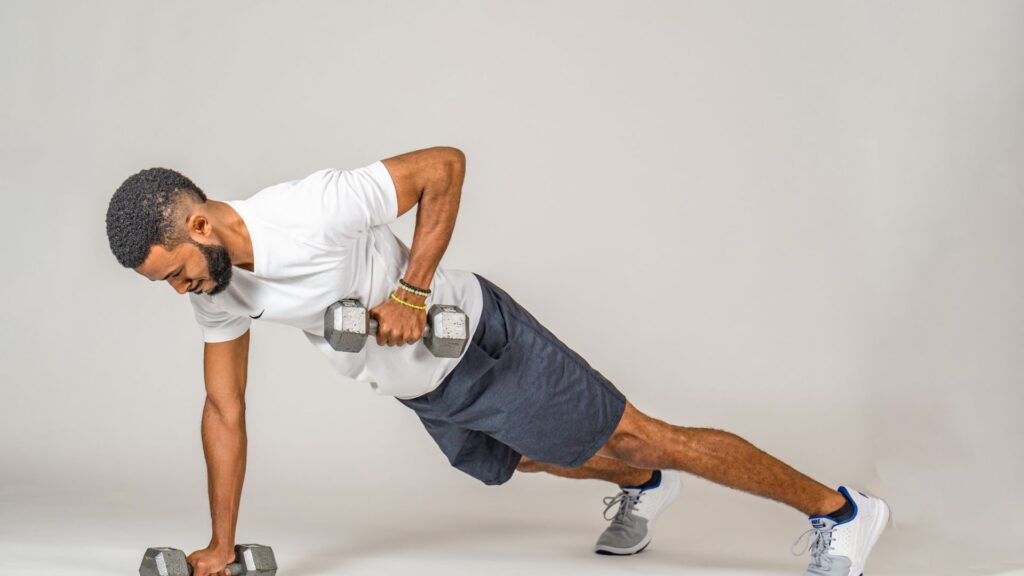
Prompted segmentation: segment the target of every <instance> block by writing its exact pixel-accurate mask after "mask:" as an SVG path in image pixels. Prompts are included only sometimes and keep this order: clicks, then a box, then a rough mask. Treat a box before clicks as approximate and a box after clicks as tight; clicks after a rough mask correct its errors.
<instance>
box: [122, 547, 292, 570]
mask: <svg viewBox="0 0 1024 576" xmlns="http://www.w3.org/2000/svg"><path fill="white" fill-rule="evenodd" d="M227 569H228V572H229V573H230V574H231V576H242V575H243V574H254V575H255V576H274V575H275V574H277V560H276V559H275V558H274V551H273V550H271V549H270V546H260V545H259V544H239V545H237V546H235V561H234V562H232V563H231V564H228V565H227ZM139 576H192V567H191V566H189V564H188V561H186V560H185V553H184V552H182V551H181V550H177V549H175V548H150V549H149V550H146V555H145V556H143V557H142V565H140V566H139Z"/></svg>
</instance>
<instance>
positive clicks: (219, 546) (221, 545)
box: [207, 538, 235, 552]
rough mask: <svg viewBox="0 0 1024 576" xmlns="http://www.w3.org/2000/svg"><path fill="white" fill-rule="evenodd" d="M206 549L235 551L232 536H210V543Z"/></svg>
mask: <svg viewBox="0 0 1024 576" xmlns="http://www.w3.org/2000/svg"><path fill="white" fill-rule="evenodd" d="M207 549H209V550H214V551H217V552H234V551H235V543H234V538H231V539H225V538H211V539H210V544H209V545H208V546H207Z"/></svg>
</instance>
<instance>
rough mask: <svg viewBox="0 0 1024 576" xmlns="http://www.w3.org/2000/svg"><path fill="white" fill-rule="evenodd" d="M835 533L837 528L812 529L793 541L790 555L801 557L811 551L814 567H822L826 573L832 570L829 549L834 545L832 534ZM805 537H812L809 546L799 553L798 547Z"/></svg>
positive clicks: (808, 542)
mask: <svg viewBox="0 0 1024 576" xmlns="http://www.w3.org/2000/svg"><path fill="white" fill-rule="evenodd" d="M833 532H835V528H829V529H827V530H826V529H824V528H810V529H808V530H807V531H805V532H804V533H803V534H801V535H800V536H798V537H797V539H796V540H794V541H793V545H792V546H790V549H789V551H790V553H792V554H793V555H794V556H800V555H802V554H803V553H804V552H807V551H810V553H811V564H812V565H814V566H820V567H821V568H823V569H825V571H828V570H831V569H832V557H831V556H829V555H828V547H829V545H830V544H832V533H833ZM805 536H810V538H809V539H808V541H807V546H805V547H804V549H803V550H800V551H799V552H797V550H796V549H797V547H798V546H797V545H798V544H800V541H801V540H803V539H804V537H805Z"/></svg>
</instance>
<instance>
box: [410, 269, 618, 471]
mask: <svg viewBox="0 0 1024 576" xmlns="http://www.w3.org/2000/svg"><path fill="white" fill-rule="evenodd" d="M477 278H478V279H479V280H480V288H481V290H482V292H483V311H482V312H481V313H480V321H479V322H478V324H477V326H476V328H475V330H474V332H473V340H472V341H471V342H470V343H469V344H468V346H467V349H466V353H465V355H464V356H463V357H462V360H460V361H459V364H458V365H457V366H456V367H455V369H454V370H452V372H451V373H449V374H448V376H447V377H446V378H445V379H444V380H443V381H442V382H441V384H440V385H439V386H438V387H437V388H435V389H434V390H432V391H430V392H428V393H427V394H424V395H423V396H419V397H417V398H413V399H410V400H400V402H402V403H403V404H405V405H406V406H408V407H409V408H412V409H413V410H414V411H416V414H417V415H419V417H420V420H421V421H422V422H423V425H424V426H425V427H426V429H427V432H429V433H430V435H431V436H433V438H434V440H435V441H436V442H437V444H438V446H440V448H441V451H442V452H444V455H445V456H447V457H448V460H449V461H450V462H451V464H452V466H454V467H456V468H458V469H459V470H462V471H463V472H465V473H466V474H469V475H470V476H473V477H474V478H477V479H478V480H480V481H481V482H483V483H485V484H502V483H504V482H507V481H508V479H509V478H511V477H512V474H513V473H514V472H515V469H516V466H517V465H518V464H519V460H520V457H521V456H526V457H528V458H531V459H533V460H537V461H539V462H547V463H550V464H555V465H557V466H563V467H566V468H575V467H577V466H580V465H581V464H583V463H584V462H586V461H587V460H588V459H590V457H591V456H593V455H594V453H596V452H597V451H598V449H600V448H601V446H603V445H604V444H605V442H607V441H608V438H609V437H610V436H611V435H612V432H614V431H615V427H616V426H618V423H619V420H620V419H621V418H622V412H623V411H624V410H625V408H626V398H625V396H623V395H622V393H621V392H619V390H618V389H616V388H615V386H614V385H613V384H612V383H611V382H609V381H608V379H607V378H605V377H604V376H602V375H601V374H600V373H599V372H598V371H597V370H595V369H593V368H591V367H590V365H589V364H587V362H586V361H585V360H583V358H581V357H580V356H579V354H576V353H575V352H573V351H572V350H570V349H569V347H568V346H566V345H565V344H563V343H562V342H561V341H560V340H558V338H556V337H555V336H554V334H552V333H551V332H549V331H548V330H547V329H546V328H544V327H543V326H541V324H540V323H539V322H537V320H536V319H535V318H534V317H533V316H531V315H530V313H529V312H527V311H526V310H525V309H524V308H523V307H522V306H520V305H519V304H517V303H516V301H515V300H513V299H512V297H511V296H509V295H508V294H506V293H505V292H504V291H503V290H502V289H501V288H498V287H497V286H495V285H494V284H491V283H490V282H489V281H487V280H486V279H485V278H483V277H481V276H479V275H478V276H477Z"/></svg>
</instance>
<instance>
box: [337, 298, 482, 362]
mask: <svg viewBox="0 0 1024 576" xmlns="http://www.w3.org/2000/svg"><path fill="white" fill-rule="evenodd" d="M376 334H377V321H376V320H373V319H372V318H370V315H369V314H368V313H367V311H366V307H365V306H363V303H362V302H360V301H359V300H353V299H349V300H339V301H338V302H335V303H334V304H331V305H330V307H328V308H327V312H325V313H324V338H325V339H326V340H327V342H328V343H330V345H331V348H334V349H335V350H337V351H338V352H359V351H360V350H362V349H363V346H365V345H366V338H367V337H368V336H375V335H376ZM467 342H469V316H467V315H466V313H465V312H463V311H462V310H460V309H459V307H458V306H449V305H447V304H434V305H433V306H431V307H430V310H428V311H427V326H426V330H424V331H423V344H424V345H426V347H427V349H428V350H430V353H431V354H433V355H434V356H437V357H438V358H458V357H459V356H462V351H463V350H465V349H466V343H467Z"/></svg>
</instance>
